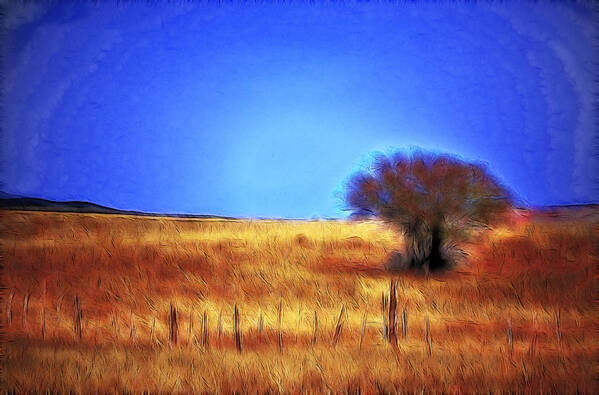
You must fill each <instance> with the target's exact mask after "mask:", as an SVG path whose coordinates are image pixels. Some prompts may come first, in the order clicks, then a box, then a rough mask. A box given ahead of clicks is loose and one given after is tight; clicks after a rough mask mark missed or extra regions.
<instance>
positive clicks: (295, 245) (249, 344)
mask: <svg viewBox="0 0 599 395" xmlns="http://www.w3.org/2000/svg"><path fill="white" fill-rule="evenodd" d="M2 235H3V237H2V251H3V255H4V261H3V263H4V269H3V272H2V283H3V285H4V286H5V287H6V289H5V290H4V295H3V299H2V309H1V311H2V312H1V318H2V324H3V326H4V350H3V351H4V354H5V357H4V360H3V366H2V368H3V379H2V386H1V389H2V390H16V391H18V392H23V391H35V392H39V391H45V390H47V389H50V390H53V391H60V392H67V391H76V392H93V391H96V390H98V391H100V392H107V391H113V392H122V391H133V392H141V391H144V390H149V391H163V392H164V391H165V392H190V391H193V392H222V393H230V392H265V391H270V392H304V391H307V392H326V391H332V392H345V391H350V392H355V391H357V390H358V389H359V390H360V391H362V392H366V393H372V392H395V391H411V392H412V391H421V390H422V389H424V390H426V391H434V392H440V391H443V392H473V391H476V392H483V391H497V392H500V391H525V392H539V391H551V392H573V391H576V390H579V391H581V392H586V393H592V392H595V391H596V390H597V388H596V383H595V381H594V380H595V377H596V374H597V371H596V365H595V355H596V354H595V351H596V350H597V345H598V343H597V337H596V336H595V334H596V333H595V323H596V322H597V319H598V318H599V317H598V316H599V314H598V313H597V310H596V308H595V305H594V300H595V296H596V294H595V293H594V292H595V285H596V283H595V280H596V276H597V273H596V267H597V261H598V260H597V256H596V255H594V253H595V254H596V252H595V251H594V250H593V249H594V248H595V246H596V245H597V241H598V237H597V229H595V228H594V227H593V225H592V224H589V223H585V222H582V221H578V222H567V221H560V222H555V221H554V222H550V221H546V220H540V219H537V220H532V221H531V222H524V223H519V224H513V225H512V226H510V227H509V228H501V229H495V230H494V231H492V232H489V233H487V234H485V235H482V236H481V237H480V238H479V239H478V240H477V243H476V244H475V245H472V246H469V252H470V254H471V257H470V259H469V260H468V262H467V263H466V264H465V265H463V266H461V267H459V268H457V269H456V270H454V271H453V272H451V273H447V274H438V275H434V276H431V277H429V278H426V277H421V276H416V275H405V274H400V273H391V272H388V271H386V270H385V269H384V262H385V260H386V259H387V257H388V256H389V254H390V253H391V251H393V250H394V249H397V248H399V247H400V246H401V239H400V238H399V237H398V236H397V235H396V234H395V233H393V232H392V231H391V230H389V229H387V228H385V227H384V226H383V225H381V224H379V223H376V222H361V223H348V222H302V221H297V222H292V221H284V222H283V221H279V222H277V221H216V220H187V219H168V218H144V217H129V216H112V215H91V214H64V213H35V212H8V211H4V212H2ZM391 279H397V280H398V309H399V311H398V313H399V312H401V310H402V309H403V308H405V309H406V312H407V318H408V327H407V338H405V339H403V338H401V319H399V325H400V328H399V330H398V333H399V334H400V339H399V342H398V347H397V348H394V347H391V346H389V345H388V344H387V343H386V342H385V341H384V339H383V336H382V328H383V314H382V309H381V300H382V295H383V294H384V293H388V291H389V283H390V280H391ZM76 297H77V298H78V300H79V302H80V307H81V313H82V320H81V323H82V325H81V329H82V331H81V332H82V335H81V338H79V336H78V335H77V334H76V331H75V327H74V325H75V315H76V313H75V308H74V301H75V298H76ZM279 303H281V313H282V314H281V321H280V325H279V317H278V308H279ZM171 304H174V305H175V306H176V308H177V312H178V344H177V345H173V346H169V328H168V315H169V309H170V306H171ZM235 304H236V305H237V306H238V307H239V311H240V329H241V332H242V352H241V353H240V352H238V351H236V349H235V345H234V341H233V309H234V305H235ZM342 306H344V307H345V309H344V313H343V317H342V319H341V323H342V325H343V326H342V331H341V336H340V338H339V341H338V343H337V344H336V345H335V346H334V347H333V345H332V339H333V334H334V331H335V325H336V324H337V320H338V318H339V312H340V309H341V307H342ZM204 312H205V314H206V318H207V322H206V328H207V333H206V334H205V335H206V337H207V344H204V341H203V338H204V336H203V330H202V326H203V316H204ZM315 315H317V316H318V321H319V324H318V331H317V333H316V342H315V344H313V337H314V316H315ZM9 316H10V322H9ZM190 316H191V319H192V326H191V330H190V328H189V324H190ZM260 317H262V319H260ZM364 317H365V320H366V321H365V322H366V326H365V332H364V337H363V341H362V340H361V337H362V334H361V332H362V325H363V318H364ZM558 317H559V325H558ZM426 319H428V320H429V322H430V334H431V336H430V338H431V343H430V344H431V347H430V353H429V345H428V343H427V341H426V340H425V321H426ZM260 321H262V330H261V331H259V329H258V328H259V326H260ZM279 328H280V329H279ZM509 330H511V334H512V342H511V344H510V342H509V341H508V331H509ZM279 334H280V335H281V336H282V349H281V348H280V347H279ZM361 342H362V346H361V347H360V343H361Z"/></svg>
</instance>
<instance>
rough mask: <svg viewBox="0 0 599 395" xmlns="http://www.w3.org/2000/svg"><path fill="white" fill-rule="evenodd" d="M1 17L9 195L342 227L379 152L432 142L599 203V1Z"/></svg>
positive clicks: (534, 190)
mask: <svg viewBox="0 0 599 395" xmlns="http://www.w3.org/2000/svg"><path fill="white" fill-rule="evenodd" d="M3 4H4V7H5V8H6V14H7V15H6V18H5V27H6V30H5V43H4V47H3V51H4V52H3V56H4V92H3V93H4V103H3V114H2V115H3V116H2V120H1V121H2V131H3V133H2V145H1V153H2V158H1V159H2V172H1V173H0V175H1V178H0V180H1V182H2V189H3V190H4V191H5V192H8V193H14V194H21V195H28V196H36V197H43V198H48V199H53V200H87V201H92V202H96V203H99V204H104V205H108V206H112V207H116V208H121V209H132V210H142V211H151V212H170V213H198V214H218V215H230V216H241V217H293V218H302V217H303V218H309V217H312V216H320V217H343V216H345V215H346V214H345V213H344V212H343V211H342V208H343V201H342V200H341V196H342V191H343V185H344V182H345V181H346V180H347V177H348V176H349V175H350V174H351V173H352V172H353V171H354V170H356V169H357V168H358V167H359V166H360V165H363V164H365V163H367V162H368V160H369V158H370V157H371V155H372V153H373V152H375V151H384V152H388V151H390V150H392V149H407V148H409V147H413V146H418V147H422V148H424V149H428V150H433V151H438V152H448V153H453V154H455V155H459V156H461V157H462V158H464V159H466V160H476V161H482V162H485V163H486V164H488V166H489V168H490V169H491V170H492V171H493V172H494V173H495V174H496V175H497V176H498V177H499V178H500V179H501V180H502V181H503V182H504V183H505V184H506V185H508V186H510V187H511V188H512V189H513V191H514V192H515V193H516V194H517V195H518V196H519V197H520V199H521V200H522V202H524V203H527V204H531V205H548V204H572V203H587V202H597V201H599V199H598V193H597V187H596V186H597V182H596V181H597V179H596V177H597V176H596V175H595V174H594V173H598V172H597V171H596V170H597V169H599V166H598V165H599V163H598V159H597V157H598V156H599V155H598V153H597V140H598V136H597V132H596V130H597V128H596V126H597V113H596V108H594V104H593V103H594V100H595V96H596V92H595V91H594V89H595V86H596V85H593V78H594V77H595V75H594V74H593V71H594V68H593V62H596V61H597V57H596V54H597V51H596V47H595V46H594V45H593V40H594V39H595V38H597V36H598V35H597V33H598V32H597V28H596V24H594V23H593V14H592V11H591V8H590V5H589V4H590V3H584V2H578V3H575V2H573V3H564V2H542V1H541V2H536V3H532V2H508V4H505V3H503V4H500V3H497V2H493V3H491V2H488V3H485V2H479V3H477V4H463V3H459V2H446V3H443V2H436V3H428V4H427V3H424V2H420V3H413V4H404V3H384V2H379V3H366V4H363V3H358V2H348V3H345V4H339V3H333V2H324V1H322V2H315V3H313V4H309V3H307V2H306V3H301V2H296V3H291V4H289V3H287V4H276V3H247V4H242V3H236V2H232V3H225V4H221V5H218V4H216V3H211V4H207V3H200V2H174V3H171V4H167V3H162V4H159V5H157V4H150V3H148V2H131V3H125V4H118V3H110V2H106V3H105V4H93V2H73V3H69V2H65V3H62V4H61V3H59V2H22V3H20V2H7V1H4V2H3Z"/></svg>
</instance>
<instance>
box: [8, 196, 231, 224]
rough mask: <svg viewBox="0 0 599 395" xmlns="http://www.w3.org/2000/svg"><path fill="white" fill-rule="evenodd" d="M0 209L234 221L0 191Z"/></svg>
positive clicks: (210, 216) (216, 216)
mask: <svg viewBox="0 0 599 395" xmlns="http://www.w3.org/2000/svg"><path fill="white" fill-rule="evenodd" d="M0 209H2V210H23V211H55V212H66V213H90V214H120V215H140V216H148V217H156V216H158V217H177V218H219V219H235V218H233V217H223V216H218V215H195V214H162V213H146V212H142V211H129V210H119V209H115V208H111V207H106V206H101V205H99V204H95V203H90V202H82V201H68V202H55V201H52V200H47V199H40V198H32V197H25V196H18V195H11V194H9V193H6V192H2V191H0Z"/></svg>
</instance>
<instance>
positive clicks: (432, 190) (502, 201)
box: [346, 152, 512, 271]
mask: <svg viewBox="0 0 599 395" xmlns="http://www.w3.org/2000/svg"><path fill="white" fill-rule="evenodd" d="M511 201H512V199H511V196H510V194H509V192H508V191H507V189H505V188H504V187H502V186H501V184H500V183H499V182H498V181H497V180H496V179H495V178H494V177H493V176H492V175H491V174H489V172H487V170H486V169H485V167H483V166H482V165H478V164H472V163H466V162H463V161H461V160H459V159H456V158H454V157H451V156H449V155H436V154H430V153H423V152H416V153H413V154H412V155H410V156H408V155H405V154H402V153H395V154H393V155H391V156H390V157H389V156H385V155H379V156H378V157H376V159H375V161H374V163H373V164H372V165H371V167H370V169H368V170H365V171H359V172H357V173H355V174H354V175H353V176H352V177H351V179H350V181H349V183H348V185H347V194H346V202H347V205H348V208H349V209H350V210H351V211H352V216H354V217H355V216H358V217H369V216H375V217H378V218H380V219H383V220H385V221H386V222H388V223H390V224H393V225H395V226H397V227H398V228H399V230H400V231H402V232H403V234H404V235H405V236H406V247H405V248H406V250H405V254H406V256H405V257H401V256H400V259H401V266H402V267H406V268H413V269H424V270H426V271H429V270H430V271H433V270H437V269H442V268H445V267H447V266H448V265H450V264H453V263H455V260H456V258H455V257H454V255H455V252H456V248H455V245H454V244H453V243H455V242H456V240H457V239H458V238H464V237H467V231H468V229H471V228H472V227H475V226H480V225H487V224H490V223H492V222H493V221H494V220H495V219H497V218H499V217H500V214H501V213H502V212H504V211H505V210H506V209H507V208H509V207H511Z"/></svg>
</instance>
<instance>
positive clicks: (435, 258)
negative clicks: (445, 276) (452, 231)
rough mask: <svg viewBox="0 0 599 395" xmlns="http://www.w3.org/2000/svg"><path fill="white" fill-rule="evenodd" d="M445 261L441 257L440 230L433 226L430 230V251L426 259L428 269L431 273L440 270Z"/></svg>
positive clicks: (437, 226)
mask: <svg viewBox="0 0 599 395" xmlns="http://www.w3.org/2000/svg"><path fill="white" fill-rule="evenodd" d="M444 266H445V261H444V259H443V257H442V255H441V228H440V227H439V225H433V227H432V229H431V250H430V254H429V257H428V268H429V270H431V271H434V270H438V269H441V268H443V267H444Z"/></svg>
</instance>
